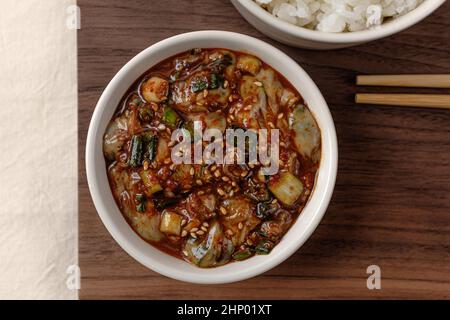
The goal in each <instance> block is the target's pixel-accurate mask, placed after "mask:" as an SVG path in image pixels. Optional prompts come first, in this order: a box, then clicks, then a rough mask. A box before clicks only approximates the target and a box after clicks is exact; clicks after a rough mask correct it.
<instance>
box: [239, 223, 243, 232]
mask: <svg viewBox="0 0 450 320" xmlns="http://www.w3.org/2000/svg"><path fill="white" fill-rule="evenodd" d="M243 228H244V225H243V224H242V222H239V224H238V229H239V230H242V229H243Z"/></svg>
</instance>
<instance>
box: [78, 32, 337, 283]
mask: <svg viewBox="0 0 450 320" xmlns="http://www.w3.org/2000/svg"><path fill="white" fill-rule="evenodd" d="M199 39H200V40H203V41H211V39H214V40H215V41H216V42H217V41H222V42H235V41H236V42H239V43H245V44H246V45H248V46H250V47H251V46H253V47H257V48H258V49H260V50H262V51H261V52H263V53H265V55H271V56H274V57H276V59H277V60H279V61H283V62H285V63H287V64H288V65H289V69H291V68H292V72H295V73H296V75H298V79H301V81H302V82H304V83H306V84H307V86H308V87H309V89H308V91H309V93H308V95H314V99H315V101H318V103H317V105H315V106H309V109H310V110H311V111H313V112H314V110H312V109H317V111H320V113H321V116H320V118H318V117H317V115H316V120H317V121H318V123H319V125H320V126H321V131H322V153H323V156H322V161H321V166H320V168H319V172H318V176H317V178H316V187H315V190H314V191H313V193H312V195H311V197H310V199H309V201H308V203H307V204H306V206H305V208H304V209H303V211H302V214H301V215H300V216H299V218H297V221H296V222H295V223H294V224H293V225H292V226H291V228H290V230H289V231H288V232H287V233H286V235H285V236H284V237H283V239H282V241H281V242H280V243H279V244H278V245H277V246H275V248H274V250H273V251H272V252H271V253H270V254H269V255H267V256H257V257H252V258H251V259H248V260H245V261H242V262H236V263H230V264H227V265H225V266H221V267H217V268H212V269H200V268H198V267H195V266H191V265H190V264H188V263H186V262H185V261H182V260H180V259H177V258H173V257H171V256H169V255H167V254H165V253H162V252H160V251H159V250H157V249H155V248H154V247H153V246H151V245H149V244H148V243H146V242H145V241H143V240H142V239H141V238H140V237H139V236H137V234H136V233H135V232H134V230H132V228H131V227H129V226H128V228H127V230H129V231H127V232H126V233H127V234H124V232H122V231H120V230H119V228H120V226H117V225H116V224H115V223H114V222H113V219H112V215H111V214H110V213H109V212H108V205H109V204H110V202H107V201H106V199H104V198H103V197H104V196H102V195H101V191H102V189H101V188H102V187H103V188H104V187H105V186H101V185H100V184H99V181H97V179H98V178H97V177H96V175H97V171H98V170H96V168H95V166H96V163H95V162H96V156H99V154H98V152H100V153H101V157H103V153H102V151H101V138H102V137H103V133H104V131H102V132H100V130H99V127H100V120H101V117H102V114H103V113H104V112H105V110H106V109H107V108H108V104H107V100H108V99H109V98H110V96H111V94H112V93H113V92H114V90H115V89H116V88H117V87H118V86H119V85H120V83H121V81H122V80H123V78H124V77H125V76H126V75H127V73H128V70H129V69H131V68H133V67H134V66H136V65H138V64H139V63H142V61H144V60H145V59H146V58H147V57H148V56H151V55H152V54H153V53H155V52H156V53H157V52H159V51H164V50H165V48H170V47H171V46H177V44H178V45H179V44H180V42H181V43H186V44H187V43H190V42H191V41H195V40H197V41H198V40H199ZM209 47H212V48H214V47H220V46H215V43H213V44H211V45H210V46H209ZM186 48H187V47H186ZM191 48H192V47H191ZM186 50H188V49H186ZM244 50H245V49H244ZM244 50H242V51H244ZM180 52H182V51H180ZM167 57H169V56H167ZM167 57H166V58H167ZM274 59H275V58H274ZM280 63H281V62H280ZM149 67H150V66H149ZM149 67H148V68H149ZM286 68H287V67H286ZM145 71H146V70H142V72H141V74H143V73H144V72H145ZM280 72H281V71H280ZM134 80H135V79H134ZM134 80H133V81H134ZM288 80H289V81H290V82H291V83H292V79H289V78H288ZM299 81H300V80H299ZM297 89H298V88H297ZM299 91H300V92H302V90H299ZM303 92H305V90H303ZM122 95H123V94H122ZM122 95H121V96H122ZM302 96H304V94H302ZM114 109H115V106H114ZM99 132H100V133H99ZM98 143H100V148H99V145H98ZM337 148H338V146H337V138H336V131H335V127H334V122H333V119H332V117H331V113H330V111H329V109H328V106H327V104H326V102H325V100H324V98H323V96H322V94H321V93H320V91H319V89H318V88H317V86H316V85H315V83H314V82H313V81H312V79H311V78H310V77H309V76H308V75H307V73H306V72H305V71H304V70H303V69H302V68H301V67H300V66H299V65H298V64H297V63H296V62H295V61H294V60H292V59H291V58H290V57H289V56H287V55H286V54H285V53H284V52H282V51H280V50H279V49H277V48H275V47H273V46H272V45H270V44H268V43H266V42H263V41H261V40H258V39H256V38H253V37H250V36H247V35H243V34H239V33H233V32H227V31H217V30H210V31H196V32H190V33H184V34H179V35H176V36H173V37H170V38H168V39H165V40H162V41H160V42H158V43H156V44H154V45H152V46H150V47H148V48H147V49H145V50H143V51H142V52H140V53H139V54H137V55H136V56H135V57H134V58H132V59H131V60H130V61H129V62H128V63H127V64H125V66H123V67H122V69H120V70H119V72H118V73H117V74H116V75H115V76H114V77H113V79H112V80H111V81H110V83H109V84H108V85H107V87H106V88H105V90H104V91H103V93H102V95H101V97H100V99H99V101H98V103H97V105H96V107H95V110H94V113H93V116H92V119H91V123H90V125H89V131H88V135H87V141H86V160H85V161H86V174H87V180H88V185H89V190H90V192H91V196H92V200H93V202H94V205H95V207H96V209H97V212H98V215H99V216H100V218H101V220H102V222H103V224H104V225H105V227H106V229H107V230H108V231H109V233H110V234H111V236H112V237H113V238H114V240H115V241H116V242H117V243H118V244H119V245H120V246H121V247H122V248H123V249H124V250H125V251H126V252H127V253H128V254H129V255H130V256H132V257H133V258H134V259H135V260H137V261H138V262H140V263H141V264H143V265H144V266H146V267H148V268H149V269H152V270H154V271H156V272H158V273H160V274H162V275H165V276H167V277H170V278H173V279H177V280H181V281H185V282H191V283H198V284H221V283H231V282H236V281H241V280H245V279H248V278H252V277H255V276H257V275H259V274H261V273H263V272H265V271H267V270H269V269H271V268H273V267H275V266H276V265H278V264H280V263H281V262H283V261H284V260H286V259H287V258H288V257H289V256H291V255H292V254H293V253H295V252H296V251H297V250H298V249H299V248H300V247H301V246H302V245H303V243H304V242H305V241H306V240H307V239H308V238H309V237H310V236H311V234H312V233H313V231H314V230H315V229H316V227H317V225H318V224H319V223H320V221H321V219H322V217H323V215H324V214H325V211H326V209H327V207H328V204H329V202H330V200H331V197H332V194H333V190H334V185H335V181H336V175H337V163H338V160H337V159H338V149H337ZM324 150H325V151H324ZM325 155H326V159H325V160H324V158H325ZM98 172H99V171H98ZM99 174H102V175H103V174H104V175H105V176H106V170H104V173H99ZM319 180H320V183H319ZM322 181H323V182H322ZM319 185H320V187H319ZM106 187H107V188H108V190H109V185H107V186H106ZM316 188H320V190H323V192H315V191H316ZM109 193H111V192H110V191H109ZM108 198H109V200H111V199H112V200H113V198H112V194H111V195H110V196H108ZM313 199H314V203H315V204H314V205H315V206H316V207H314V208H313V207H312V206H313V204H311V203H312V202H313ZM113 202H114V200H113ZM114 206H115V207H116V211H117V212H119V214H120V215H121V213H120V211H119V209H118V208H117V205H115V202H114ZM306 211H308V212H310V214H309V215H308V217H309V218H308V219H307V218H306V217H305V218H304V219H305V220H304V221H303V222H302V223H303V224H306V227H305V228H304V229H302V230H300V231H301V232H302V233H300V234H299V235H297V234H294V232H291V231H292V230H293V229H294V228H295V226H296V225H297V224H299V220H301V217H302V215H303V214H304V213H305V212H306ZM122 219H123V222H124V223H126V222H125V219H124V218H123V216H122ZM126 224H127V223H126ZM297 231H298V230H297ZM130 232H131V233H130ZM133 235H134V236H133ZM288 235H290V236H289V237H295V241H291V242H289V241H288V240H286V241H284V242H283V240H284V239H286V238H287V237H288ZM131 238H132V239H131ZM136 241H138V242H139V241H140V242H142V243H144V244H145V246H146V250H147V251H149V250H151V251H152V252H154V254H158V255H161V254H162V255H164V258H165V259H173V262H174V263H175V264H179V263H183V267H185V268H190V269H189V270H188V271H186V270H181V269H179V268H176V267H174V266H168V265H167V264H164V263H161V262H160V261H158V260H157V259H154V258H152V257H150V256H149V255H148V254H145V253H143V252H142V250H140V248H138V246H137V245H136ZM282 243H283V245H282ZM139 244H140V243H139ZM147 248H148V249H147ZM150 248H151V249H150ZM156 252H159V253H156ZM167 256H168V257H170V258H168V257H167ZM175 260H176V261H177V262H176V261H175ZM249 261H250V262H249ZM186 265H187V266H189V267H186ZM230 265H240V266H242V267H241V268H239V269H238V270H236V269H237V268H236V267H230ZM179 266H181V265H179ZM244 266H245V267H244ZM199 269H200V270H199Z"/></svg>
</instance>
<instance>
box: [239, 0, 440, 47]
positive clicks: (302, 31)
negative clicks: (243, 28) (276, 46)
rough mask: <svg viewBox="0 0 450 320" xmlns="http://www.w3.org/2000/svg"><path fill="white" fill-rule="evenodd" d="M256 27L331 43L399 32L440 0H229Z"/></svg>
mask: <svg viewBox="0 0 450 320" xmlns="http://www.w3.org/2000/svg"><path fill="white" fill-rule="evenodd" d="M231 2H232V3H233V4H234V6H235V7H236V8H237V10H238V11H239V12H240V14H241V15H242V16H243V17H244V18H245V19H246V20H247V21H248V22H249V23H251V24H252V25H253V26H254V27H255V28H256V29H258V30H259V31H261V32H262V33H264V34H266V35H267V36H269V37H271V38H273V39H275V40H278V41H280V42H282V43H285V44H289V45H292V46H296V47H301V48H309V49H336V48H343V47H349V46H354V45H357V44H361V43H365V42H369V41H373V40H376V39H380V38H384V37H387V36H390V35H392V34H394V33H397V32H400V31H402V30H404V29H406V28H408V27H410V26H412V25H414V24H416V23H418V22H419V21H421V20H422V19H424V18H425V17H427V16H428V15H429V14H431V13H432V12H433V11H434V10H436V9H437V8H438V7H439V6H440V5H441V4H443V3H444V2H445V0H231Z"/></svg>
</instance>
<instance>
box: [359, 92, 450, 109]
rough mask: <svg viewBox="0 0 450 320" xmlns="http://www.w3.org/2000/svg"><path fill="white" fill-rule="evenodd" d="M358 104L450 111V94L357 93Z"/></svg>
mask: <svg viewBox="0 0 450 320" xmlns="http://www.w3.org/2000/svg"><path fill="white" fill-rule="evenodd" d="M355 102H356V103H365V104H380V105H382V104H384V105H389V106H408V107H423V108H442V109H450V94H405V93H357V94H356V95H355Z"/></svg>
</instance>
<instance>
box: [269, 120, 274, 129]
mask: <svg viewBox="0 0 450 320" xmlns="http://www.w3.org/2000/svg"><path fill="white" fill-rule="evenodd" d="M267 125H268V126H269V127H271V128H275V125H274V124H273V123H272V122H271V121H269V122H268V123H267Z"/></svg>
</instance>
